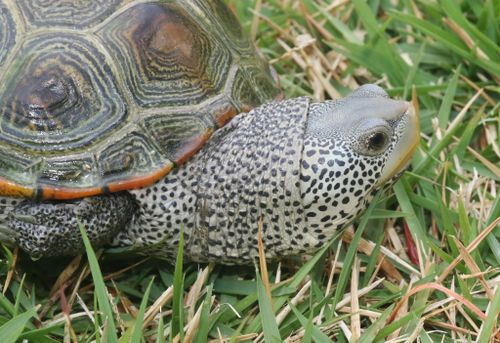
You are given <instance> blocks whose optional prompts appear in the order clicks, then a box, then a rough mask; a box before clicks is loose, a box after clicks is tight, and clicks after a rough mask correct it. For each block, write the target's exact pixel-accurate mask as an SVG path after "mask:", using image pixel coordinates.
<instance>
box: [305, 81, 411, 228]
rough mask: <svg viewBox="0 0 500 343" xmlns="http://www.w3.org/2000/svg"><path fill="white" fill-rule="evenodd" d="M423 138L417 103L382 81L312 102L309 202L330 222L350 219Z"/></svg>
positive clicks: (307, 177) (393, 175)
mask: <svg viewBox="0 0 500 343" xmlns="http://www.w3.org/2000/svg"><path fill="white" fill-rule="evenodd" d="M418 141H419V123H418V118H417V116H416V113H415V109H414V108H413V106H412V104H411V103H409V102H406V101H399V100H393V99H390V98H389V97H388V95H387V93H386V92H385V91H384V90H383V89H382V88H380V87H378V86H375V85H364V86H362V87H360V88H358V89H357V90H355V91H354V92H352V93H351V94H349V95H348V96H347V97H345V98H343V99H339V100H334V101H324V102H318V103H314V104H312V105H311V107H310V110H309V116H308V122H307V129H306V135H305V140H304V152H303V156H302V166H301V175H302V182H303V184H302V185H301V189H302V192H303V198H304V205H305V206H306V208H310V209H311V210H315V211H318V210H319V211H321V209H324V210H325V211H326V213H325V215H324V216H323V218H319V219H320V220H321V219H323V220H324V222H328V220H327V219H328V218H330V219H333V221H334V223H336V224H337V225H336V227H337V226H338V225H339V224H343V223H345V222H346V221H348V220H350V219H352V218H353V217H354V216H356V215H357V214H358V213H359V212H360V211H362V210H363V209H364V208H365V207H366V204H367V202H368V201H369V200H370V199H371V196H372V195H373V193H374V191H375V190H377V189H379V188H381V187H383V186H384V185H387V184H388V183H391V182H394V181H395V180H396V179H397V177H398V176H399V175H400V174H401V173H402V171H404V169H405V168H406V167H407V165H408V163H409V161H410V158H411V156H412V154H413V152H414V151H415V149H416V147H417V145H418ZM313 180H316V181H313ZM320 217H321V216H320Z"/></svg>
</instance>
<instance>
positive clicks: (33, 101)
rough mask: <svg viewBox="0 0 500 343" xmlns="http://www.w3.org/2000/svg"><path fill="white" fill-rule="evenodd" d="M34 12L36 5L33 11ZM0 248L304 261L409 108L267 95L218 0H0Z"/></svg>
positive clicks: (365, 198)
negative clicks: (87, 245) (261, 255)
mask: <svg viewBox="0 0 500 343" xmlns="http://www.w3.org/2000/svg"><path fill="white" fill-rule="evenodd" d="M42 3H43V4H42ZM0 17H1V20H0V23H1V24H0V25H1V26H0V81H1V82H0V121H1V122H0V239H1V240H2V241H4V242H7V243H14V244H17V245H19V246H20V247H21V248H22V249H23V250H25V251H26V252H28V253H29V254H30V255H31V256H33V257H36V258H39V257H46V256H54V255H72V254H77V253H79V252H81V251H83V250H84V247H83V242H82V238H81V233H80V230H79V225H82V226H83V227H84V228H85V230H86V232H87V235H88V236H89V239H90V241H91V242H92V244H93V245H94V247H101V246H104V245H109V246H115V247H124V248H126V249H127V250H131V251H138V252H141V253H146V254H149V255H155V256H158V257H162V258H168V259H172V258H174V257H175V256H176V254H177V249H178V247H179V242H180V240H181V237H183V239H184V250H183V251H184V255H185V258H186V260H191V261H194V262H216V263H221V264H245V263H251V262H252V261H253V260H254V259H255V257H256V256H257V255H258V239H257V234H258V232H259V230H261V233H262V242H263V244H264V248H265V253H266V256H267V257H268V258H269V259H281V258H285V257H288V256H294V255H300V254H304V253H309V252H312V251H314V250H316V249H318V248H319V247H321V246H323V245H324V244H325V243H326V242H327V241H328V240H329V239H331V237H332V236H333V235H334V234H335V232H338V230H339V229H341V228H342V227H343V226H345V225H346V224H347V223H349V222H351V221H352V220H354V219H355V218H356V217H357V216H358V215H359V214H360V213H361V212H362V211H363V210H364V209H365V208H366V206H367V204H368V203H369V202H370V200H371V199H372V198H373V195H374V193H375V192H376V191H378V190H379V189H381V188H383V187H385V186H387V185H390V184H391V183H392V182H394V181H395V180H396V179H397V178H398V177H399V175H401V173H402V172H403V171H404V170H405V168H406V167H407V166H408V164H409V161H410V159H411V156H412V154H413V152H414V151H415V149H416V146H417V145H418V138H419V124H418V116H417V114H416V112H415V109H414V106H413V105H412V103H410V102H406V101H403V100H396V99H391V98H390V97H389V96H388V94H387V93H386V92H385V91H384V90H383V89H382V88H381V87H379V86H377V85H372V84H366V85H363V86H361V87H359V88H358V89H356V90H354V91H353V92H352V93H350V94H348V95H347V96H346V97H344V98H341V99H336V100H324V101H316V100H314V99H311V98H309V97H298V98H292V99H286V100H283V99H281V91H280V89H279V86H278V85H277V78H276V76H275V73H274V72H273V71H272V70H271V69H270V68H269V66H268V64H267V63H266V62H265V61H264V60H263V59H262V58H261V57H260V56H259V55H258V53H257V52H256V50H255V48H254V47H253V45H252V44H251V42H250V41H249V39H248V38H247V37H246V36H245V34H244V33H243V30H242V29H241V27H240V25H239V23H238V21H237V20H236V18H235V17H234V15H233V14H232V13H231V11H230V10H229V9H228V8H227V7H226V6H225V5H224V4H223V3H222V2H221V1H218V0H210V1H206V0H203V1H202V0H199V1H189V2H187V1H181V0H179V1H169V2H164V1H147V2H146V1H130V0H111V1H94V2H92V3H90V2H86V1H67V0H54V1H51V2H50V4H46V3H45V2H44V1H42V0H35V1H28V0H19V1H16V2H15V4H14V3H13V2H10V1H9V2H7V1H4V0H0Z"/></svg>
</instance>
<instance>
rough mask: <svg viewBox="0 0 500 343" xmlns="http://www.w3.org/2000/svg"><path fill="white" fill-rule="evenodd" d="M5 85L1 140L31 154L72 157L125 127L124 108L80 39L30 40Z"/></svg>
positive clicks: (95, 54) (102, 65) (98, 57)
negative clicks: (77, 151) (58, 152)
mask: <svg viewBox="0 0 500 343" xmlns="http://www.w3.org/2000/svg"><path fill="white" fill-rule="evenodd" d="M19 57H20V60H19V61H18V62H17V65H16V68H15V72H11V73H9V75H8V76H7V79H6V80H4V82H6V83H7V87H5V89H6V91H5V93H4V94H2V97H1V106H0V121H1V122H0V140H1V141H3V142H7V143H9V144H10V145H12V146H14V147H15V146H17V147H20V148H23V149H26V150H36V151H57V150H60V151H62V153H63V154H68V153H71V151H72V150H78V149H81V148H83V147H85V146H88V145H90V144H94V143H95V142H96V140H102V139H104V138H106V137H107V136H108V135H109V134H111V133H112V132H113V130H114V128H116V127H117V126H118V125H120V124H122V123H123V122H124V121H125V116H126V114H127V112H126V107H125V103H124V101H123V99H122V97H121V95H120V93H119V91H118V90H117V88H116V81H115V79H114V76H113V74H112V73H111V70H110V68H109V66H108V64H107V62H106V60H105V58H104V56H103V54H102V53H101V52H100V51H99V50H97V49H96V48H95V46H94V45H92V44H90V43H89V42H87V41H86V40H85V39H84V38H82V37H81V36H79V35H69V34H61V33H51V34H47V35H41V36H36V37H34V38H33V39H31V40H29V41H28V42H27V43H26V44H25V46H24V48H23V50H21V51H20V53H19Z"/></svg>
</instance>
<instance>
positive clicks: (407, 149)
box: [375, 102, 420, 187]
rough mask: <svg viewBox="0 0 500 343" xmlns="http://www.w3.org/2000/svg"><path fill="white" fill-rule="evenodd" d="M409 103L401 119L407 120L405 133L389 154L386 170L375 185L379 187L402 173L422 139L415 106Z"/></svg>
mask: <svg viewBox="0 0 500 343" xmlns="http://www.w3.org/2000/svg"><path fill="white" fill-rule="evenodd" d="M407 105H408V108H407V110H406V111H405V113H404V114H403V115H402V117H401V119H400V120H404V121H405V122H406V123H405V127H404V129H403V133H402V135H401V137H400V139H399V140H398V142H397V143H396V146H395V147H394V150H393V151H392V153H391V155H390V156H389V158H388V160H387V163H386V167H385V170H384V172H383V173H382V175H381V177H380V179H379V181H378V182H377V184H376V185H375V187H379V186H381V185H383V184H384V183H386V182H387V181H389V180H390V179H392V178H393V177H394V176H396V175H398V174H401V173H402V171H404V170H405V169H406V168H407V167H408V166H409V164H410V159H411V157H412V156H413V153H414V152H415V150H416V149H417V146H418V143H419V141H420V123H419V120H418V116H417V113H416V110H415V106H414V105H413V104H412V103H410V102H407Z"/></svg>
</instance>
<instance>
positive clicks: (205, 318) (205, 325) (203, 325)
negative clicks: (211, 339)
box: [193, 285, 213, 343]
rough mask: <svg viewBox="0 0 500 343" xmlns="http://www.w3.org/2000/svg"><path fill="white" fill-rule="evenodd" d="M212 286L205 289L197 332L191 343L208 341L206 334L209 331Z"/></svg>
mask: <svg viewBox="0 0 500 343" xmlns="http://www.w3.org/2000/svg"><path fill="white" fill-rule="evenodd" d="M212 288H213V287H212V286H211V285H210V286H208V287H207V294H206V296H205V300H204V301H203V308H202V309H201V315H200V324H199V326H198V332H196V336H195V337H194V340H193V343H204V342H206V341H208V333H209V331H210V327H211V325H210V305H211V302H212Z"/></svg>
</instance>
